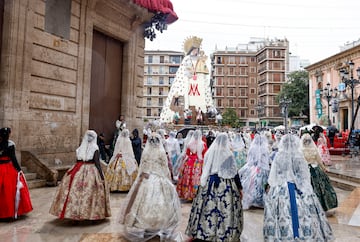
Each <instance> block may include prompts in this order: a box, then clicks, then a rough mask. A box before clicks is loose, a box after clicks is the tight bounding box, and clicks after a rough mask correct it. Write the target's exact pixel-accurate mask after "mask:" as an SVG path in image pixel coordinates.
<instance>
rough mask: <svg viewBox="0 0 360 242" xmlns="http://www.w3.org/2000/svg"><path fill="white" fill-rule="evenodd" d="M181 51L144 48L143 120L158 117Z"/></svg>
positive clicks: (180, 57)
mask: <svg viewBox="0 0 360 242" xmlns="http://www.w3.org/2000/svg"><path fill="white" fill-rule="evenodd" d="M183 58H184V53H183V52H177V51H163V50H145V63H144V90H143V120H155V119H159V117H160V113H161V109H162V107H163V105H164V103H165V100H166V98H167V96H168V93H169V91H170V87H171V84H172V83H173V82H174V80H175V75H176V72H177V70H178V68H179V66H180V64H181V61H182V59H183Z"/></svg>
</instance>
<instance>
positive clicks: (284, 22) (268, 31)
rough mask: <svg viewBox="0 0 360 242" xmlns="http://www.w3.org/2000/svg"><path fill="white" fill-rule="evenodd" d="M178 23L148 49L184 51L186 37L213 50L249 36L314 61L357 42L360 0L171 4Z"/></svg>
mask: <svg viewBox="0 0 360 242" xmlns="http://www.w3.org/2000/svg"><path fill="white" fill-rule="evenodd" d="M171 2H172V3H173V6H174V10H175V12H176V13H177V15H178V17H179V19H178V20H177V21H176V22H174V23H173V24H171V25H169V26H168V29H167V30H166V31H164V32H163V33H162V34H161V33H159V32H158V33H157V35H156V38H155V39H154V40H153V41H149V40H146V46H145V48H146V50H174V51H183V49H182V47H183V42H184V40H185V39H186V38H187V37H188V36H198V37H201V38H203V45H202V47H203V50H204V51H205V53H206V54H207V55H208V56H209V55H210V53H211V52H213V51H214V50H215V46H217V48H218V49H219V50H223V49H225V47H226V46H227V47H236V45H237V44H246V43H248V42H249V40H250V38H251V37H260V38H264V37H265V38H269V39H275V38H278V39H284V38H286V39H287V40H288V41H289V43H290V49H289V51H290V52H291V54H292V55H295V56H300V58H301V59H308V60H309V61H310V62H311V63H315V62H318V61H320V60H322V59H325V58H327V57H329V56H332V55H334V54H336V53H338V52H339V47H340V46H343V45H344V44H345V43H346V42H353V41H357V40H359V39H360V1H356V0H342V1H338V0H336V1H335V0H302V1H290V0H271V1H269V0H171Z"/></svg>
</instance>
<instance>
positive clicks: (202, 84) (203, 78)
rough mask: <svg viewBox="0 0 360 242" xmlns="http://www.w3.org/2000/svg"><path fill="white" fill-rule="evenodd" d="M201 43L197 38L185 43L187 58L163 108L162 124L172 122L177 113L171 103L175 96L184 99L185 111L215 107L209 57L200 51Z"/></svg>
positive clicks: (178, 72)
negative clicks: (193, 108) (172, 108)
mask: <svg viewBox="0 0 360 242" xmlns="http://www.w3.org/2000/svg"><path fill="white" fill-rule="evenodd" d="M201 42H202V39H201V38H198V37H196V36H193V37H189V38H187V39H186V40H185V41H184V52H185V57H184V59H183V60H182V62H181V65H180V67H179V69H178V70H177V72H176V76H175V80H174V82H173V83H172V85H171V88H170V91H169V94H168V96H167V99H166V101H165V104H164V106H163V108H162V111H161V114H160V121H161V122H165V123H167V122H171V121H172V118H173V116H174V113H175V112H174V111H173V110H171V103H172V100H173V98H174V96H175V95H176V96H177V95H178V96H183V97H184V110H187V109H189V108H191V107H192V106H194V107H195V109H197V110H198V109H199V108H200V109H201V110H207V107H213V105H214V104H213V99H212V96H211V88H210V78H209V69H208V68H207V65H206V61H207V56H206V55H205V53H204V51H200V47H201Z"/></svg>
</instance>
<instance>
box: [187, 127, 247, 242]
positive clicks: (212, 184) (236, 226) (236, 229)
mask: <svg viewBox="0 0 360 242" xmlns="http://www.w3.org/2000/svg"><path fill="white" fill-rule="evenodd" d="M241 189H242V187H241V183H240V179H239V175H238V174H237V168H236V161H235V157H234V155H233V153H232V151H231V149H230V142H229V138H228V135H227V134H226V133H220V134H219V135H217V137H216V139H215V141H214V142H213V143H212V145H211V146H210V148H209V150H208V151H207V152H206V154H205V159H204V167H203V173H202V175H201V186H200V187H199V191H198V193H197V195H196V198H195V199H194V201H193V203H192V208H191V212H190V218H189V222H188V225H187V228H186V234H188V235H189V236H191V237H192V238H194V239H201V240H204V241H239V240H240V235H241V232H242V228H243V212H242V207H241V197H242V191H241Z"/></svg>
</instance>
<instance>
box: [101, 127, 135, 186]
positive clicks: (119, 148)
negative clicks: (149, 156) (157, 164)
mask: <svg viewBox="0 0 360 242" xmlns="http://www.w3.org/2000/svg"><path fill="white" fill-rule="evenodd" d="M137 170H138V165H137V162H136V159H135V155H134V152H133V149H132V145H131V140H130V137H129V130H128V129H124V130H123V131H121V133H120V135H119V137H118V139H117V141H116V144H115V150H114V154H113V156H112V157H111V159H110V162H109V165H108V167H107V169H106V172H105V180H106V181H107V184H108V186H109V188H110V191H111V192H112V191H129V190H130V188H131V186H132V184H133V183H134V181H135V179H136V176H137Z"/></svg>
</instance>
